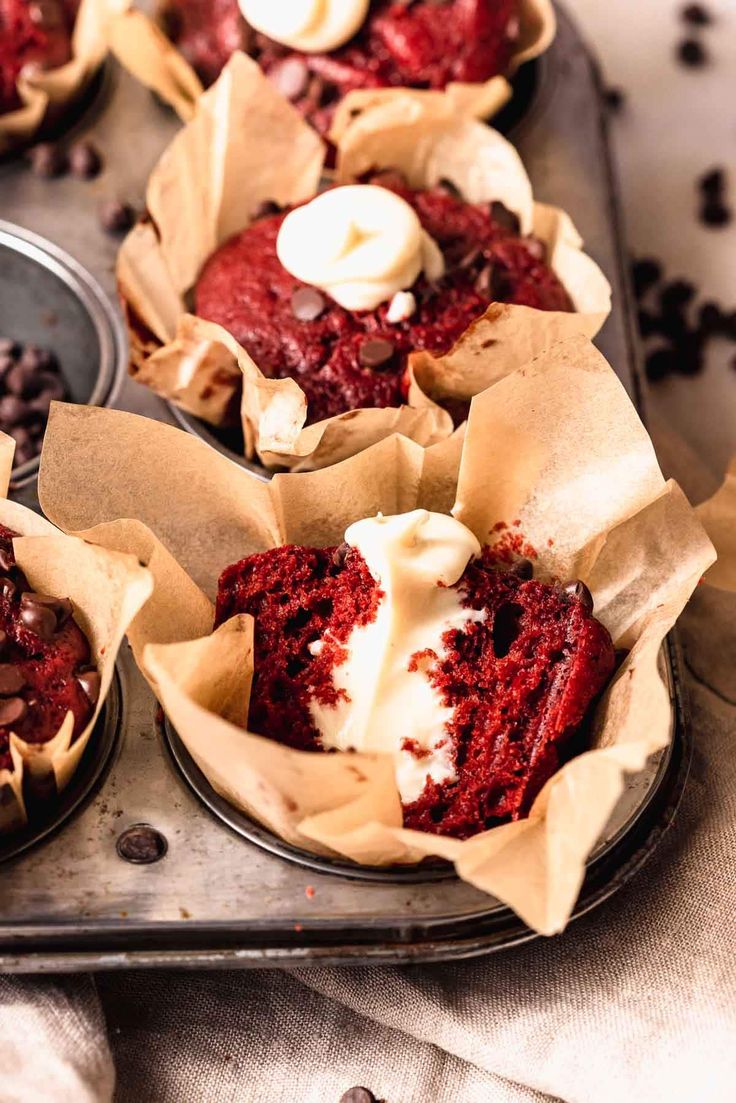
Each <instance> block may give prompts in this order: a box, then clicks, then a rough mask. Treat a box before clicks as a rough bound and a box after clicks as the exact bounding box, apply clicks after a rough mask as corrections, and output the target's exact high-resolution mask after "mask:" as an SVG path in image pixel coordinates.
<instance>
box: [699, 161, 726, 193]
mask: <svg viewBox="0 0 736 1103" xmlns="http://www.w3.org/2000/svg"><path fill="white" fill-rule="evenodd" d="M698 187H699V188H700V190H701V191H702V192H703V194H704V195H708V196H720V195H723V192H724V191H725V188H726V173H725V172H724V170H723V169H722V168H714V169H710V170H709V171H708V172H706V173H705V174H704V175H703V176H701V177H700V179H699V180H698Z"/></svg>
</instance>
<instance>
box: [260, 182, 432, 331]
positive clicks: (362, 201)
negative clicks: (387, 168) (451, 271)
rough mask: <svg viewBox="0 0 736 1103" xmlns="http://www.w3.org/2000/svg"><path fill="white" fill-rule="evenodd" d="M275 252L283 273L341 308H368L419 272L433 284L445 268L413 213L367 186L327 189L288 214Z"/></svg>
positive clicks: (399, 200) (402, 202)
mask: <svg viewBox="0 0 736 1103" xmlns="http://www.w3.org/2000/svg"><path fill="white" fill-rule="evenodd" d="M276 251H277V254H278V258H279V260H280V262H281V264H282V265H283V266H284V268H285V269H286V270H287V272H290V273H291V275H292V276H294V277H295V278H296V279H298V280H301V281H302V283H306V284H311V285H312V286H313V287H319V288H320V289H321V290H322V291H325V292H327V294H328V295H330V297H331V298H333V299H334V300H335V302H336V303H338V304H339V305H340V306H342V307H344V308H345V309H346V310H375V309H376V307H377V306H379V305H380V304H381V303H384V302H390V301H391V299H392V298H393V297H394V295H395V294H396V293H397V292H399V291H405V290H407V289H408V288H410V287H411V286H412V285H413V284H414V283H415V281H416V280H417V278H418V277H419V275H420V274H421V273H422V272H424V274H425V275H426V276H427V278H428V279H430V280H437V279H439V278H440V277H441V276H442V275H443V273H444V270H445V262H444V258H443V256H442V253H441V252H440V249H439V246H438V245H437V243H436V242H435V241H434V239H433V238H431V237H430V236H429V234H428V233H427V232H426V231H425V230H424V229H423V228H422V224H421V222H420V221H419V218H418V217H417V214H416V212H415V211H414V209H413V208H412V207H411V206H410V205H409V204H408V203H407V202H406V201H405V200H404V199H402V198H401V196H399V195H396V194H395V192H392V191H389V189H388V188H382V187H379V186H377V185H374V184H349V185H346V186H345V187H340V188H332V189H331V190H330V191H326V192H323V193H322V194H321V195H318V196H317V197H316V199H313V200H312V201H311V202H310V203H306V204H305V205H304V206H303V207H297V208H296V210H293V211H291V212H290V213H289V214H288V215H287V216H286V218H285V219H284V221H283V222H282V224H281V229H280V231H279V236H278V240H277V242H276Z"/></svg>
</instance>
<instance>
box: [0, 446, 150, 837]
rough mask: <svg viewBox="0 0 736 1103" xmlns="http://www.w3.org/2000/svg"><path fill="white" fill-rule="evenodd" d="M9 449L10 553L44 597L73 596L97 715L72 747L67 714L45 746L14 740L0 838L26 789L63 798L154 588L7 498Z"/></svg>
mask: <svg viewBox="0 0 736 1103" xmlns="http://www.w3.org/2000/svg"><path fill="white" fill-rule="evenodd" d="M14 447H15V445H14V443H13V440H12V438H10V437H8V436H6V435H5V434H4V433H0V488H1V489H2V493H3V497H2V498H1V499H0V524H1V525H5V526H7V527H8V528H10V529H13V531H14V532H18V533H20V534H21V537H20V538H19V539H16V540H14V541H13V548H14V550H15V556H16V561H17V563H18V566H19V567H20V568H21V570H23V571H24V573H25V574H26V576H27V578H28V580H29V582H30V583H31V585H32V586H33V587H34V588H35V589H36V590H38V591H40V592H41V593H47V594H55V595H58V596H59V597H70V598H71V600H72V602H73V605H74V619H75V620H76V622H77V624H78V625H79V627H80V628H81V629H82V631H83V632H84V633H85V635H86V636H87V639H88V640H89V643H90V650H91V652H92V661H93V662H94V663H95V665H96V666H97V668H98V669H99V671H100V674H101V676H102V678H101V686H100V696H99V700H98V702H97V705H96V707H95V710H94V714H93V715H92V717H91V719H90V721H89V723H88V724H87V726H86V728H85V729H84V731H83V732H81V733H80V735H79V736H78V737H77V738H76V739H75V740H74V742H72V741H71V739H72V730H73V726H74V725H73V718H72V714H71V713H67V715H66V717H65V719H64V722H63V724H62V725H61V727H60V728H59V731H58V732H57V733H56V735H55V736H54V737H53V738H52V739H50V740H48V741H47V742H45V743H28V742H26V741H25V740H23V739H21V738H19V737H18V736H16V735H13V734H11V736H10V754H11V757H12V760H13V769H12V770H7V769H5V770H0V834H2V833H4V832H9V831H13V830H16V829H17V828H19V827H22V826H23V825H24V824H25V823H26V820H27V816H26V807H25V799H24V783H25V785H32V786H34V787H35V786H38V787H39V789H40V790H42V791H43V792H44V793H47V792H49V791H50V792H52V793H53V792H57V793H60V792H61V791H62V790H63V789H64V788H65V786H66V785H67V784H68V783H69V781H70V780H71V777H72V775H73V774H74V771H75V770H76V768H77V766H78V765H79V761H80V759H81V757H82V754H83V753H84V750H85V747H86V746H87V742H88V740H89V737H90V735H91V734H92V731H93V729H94V726H95V723H96V722H97V718H98V716H99V714H100V711H101V709H102V706H103V705H104V702H105V698H106V696H107V693H108V690H109V688H110V683H111V681H112V677H113V671H114V667H115V658H116V656H117V653H118V649H119V647H120V644H121V642H122V639H123V636H124V635H125V632H126V629H127V628H128V626H129V624H130V623H131V621H132V620H133V618H134V617H135V616H136V614H137V613H138V612H139V610H140V609H141V607H142V605H143V604H144V602H145V601H146V600H147V599H148V597H149V596H150V594H151V591H152V588H153V582H152V576H151V574H150V573H149V571H148V570H147V569H146V568H144V567H142V566H141V565H140V563H139V562H138V559H137V558H135V557H133V556H132V555H131V554H124V553H120V552H116V551H109V550H108V549H106V548H103V547H101V546H99V545H93V544H86V543H84V541H82V540H79V539H77V538H75V537H73V536H66V535H65V534H64V533H62V532H59V530H58V529H57V528H55V527H54V526H53V525H52V524H50V522H48V521H46V520H45V519H44V518H43V517H40V516H39V515H38V514H37V513H34V512H33V511H32V510H30V509H26V508H25V506H22V505H19V504H18V503H17V502H10V501H8V500H7V499H6V498H5V496H4V495H5V494H6V493H7V488H8V481H9V478H10V470H11V465H12V458H13V451H14Z"/></svg>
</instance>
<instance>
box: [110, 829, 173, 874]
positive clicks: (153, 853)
mask: <svg viewBox="0 0 736 1103" xmlns="http://www.w3.org/2000/svg"><path fill="white" fill-rule="evenodd" d="M115 849H116V850H117V852H118V854H119V855H120V857H121V858H124V859H125V860H126V861H127V862H133V863H135V864H136V865H149V864H150V863H151V862H157V861H158V860H159V859H160V858H163V856H164V854H165V853H166V851H167V849H168V843H167V842H166V839H165V838H164V836H163V835H162V834H161V832H160V831H157V830H156V828H155V827H151V826H150V824H147V823H136V824H133V826H132V827H128V828H126V829H125V831H123V832H122V834H121V835H120V836H119V837H118V840H117V843H116V844H115Z"/></svg>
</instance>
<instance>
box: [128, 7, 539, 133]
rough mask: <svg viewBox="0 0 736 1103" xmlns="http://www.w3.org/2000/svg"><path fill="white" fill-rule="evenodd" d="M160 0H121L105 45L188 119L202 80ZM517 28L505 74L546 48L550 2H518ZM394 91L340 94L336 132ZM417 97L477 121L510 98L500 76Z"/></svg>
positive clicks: (503, 80)
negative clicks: (137, 3) (136, 1)
mask: <svg viewBox="0 0 736 1103" xmlns="http://www.w3.org/2000/svg"><path fill="white" fill-rule="evenodd" d="M167 6H168V5H167V4H166V3H165V0H163V2H161V3H158V4H157V5H156V7H157V12H158V14H157V15H156V16H154V18H153V19H150V18H149V17H148V16H146V15H144V14H143V13H142V12H139V11H137V10H135V9H134V8H133V7H132V5H131V4H128V3H126V4H125V7H124V10H122V11H119V12H118V13H117V14H116V15H115V17H114V18H113V20H112V22H111V25H110V34H109V40H110V47H111V49H112V51H113V53H114V54H115V55H116V57H117V58H118V60H119V61H120V62H121V64H122V65H124V66H125V67H126V68H127V69H128V70H129V71H130V72H131V73H132V74H133V76H134V77H135V78H136V79H137V80H139V81H140V82H141V83H142V84H145V85H146V87H148V88H150V89H152V90H153V91H154V92H156V93H157V94H158V95H159V96H161V97H162V99H164V100H165V101H166V102H167V103H169V104H170V105H171V106H172V107H173V108H174V110H175V111H176V112H177V114H178V115H179V117H180V118H181V119H183V120H184V121H185V122H188V121H189V119H191V118H192V115H193V114H194V108H195V104H196V101H197V98H198V97H199V96H200V95H201V94H202V83H201V81H200V80H199V77H198V76H197V75H196V73H195V72H194V70H193V69H192V67H191V66H190V65H189V63H188V62H187V61H185V60H184V57H183V55H182V54H181V53H180V52H179V50H178V49H177V48H176V46H175V45H174V44H173V43H172V42H171V41H170V40H169V39H168V38H167V37H166V35H165V34H164V32H163V30H161V24H162V23H165V16H166V9H167ZM520 19H521V30H520V36H519V42H518V45H517V50H516V52H515V54H514V56H513V58H512V59H511V66H510V70H509V73H508V76H513V74H514V73H515V72H516V70H517V69H518V68H519V66H520V65H522V64H523V62H525V61H530V60H531V59H532V58H534V57H538V56H539V55H540V54H542V53H544V51H545V50H546V49H547V48H548V47H549V45H550V43H551V42H552V40H553V38H554V36H555V32H556V29H557V26H556V18H555V13H554V9H553V7H552V4H551V3H550V0H521V11H520ZM394 94H395V90H394V89H391V88H385V89H380V90H377V91H375V92H349V93H348V95H347V96H345V97H344V98H343V101H342V103H341V104H340V106H339V108H338V112H337V114H336V118H335V125H336V128H337V130H338V131H339V130H340V129H341V128H342V127H343V126H344V125H345V121H346V120H347V119H349V118H350V114H351V112H353V111H362V110H363V109H364V108H365V107H368V106H372V105H373V104H374V103H377V102H381V103H385V102H387V101H388V100H390V99H391V97H392V96H393V95H394ZM418 94H419V95H420V96H424V95H430V96H432V97H444V98H445V99H446V101H447V104H448V106H449V107H450V108H451V109H452V110H454V111H460V112H463V113H464V114H466V115H470V116H474V117H475V118H479V119H487V118H489V117H490V116H491V115H493V114H495V112H496V111H498V110H499V109H500V108H501V107H503V105H504V104H505V103H506V102H507V101H508V100H509V99H510V98H511V86H510V84H509V82H508V80H507V79H506V77H502V76H498V77H492V78H491V79H490V80H488V81H484V82H480V83H475V84H467V83H461V82H455V83H452V84H449V85H448V86H447V88H446V90H445V91H444V92H430V93H424V92H419V93H418Z"/></svg>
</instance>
